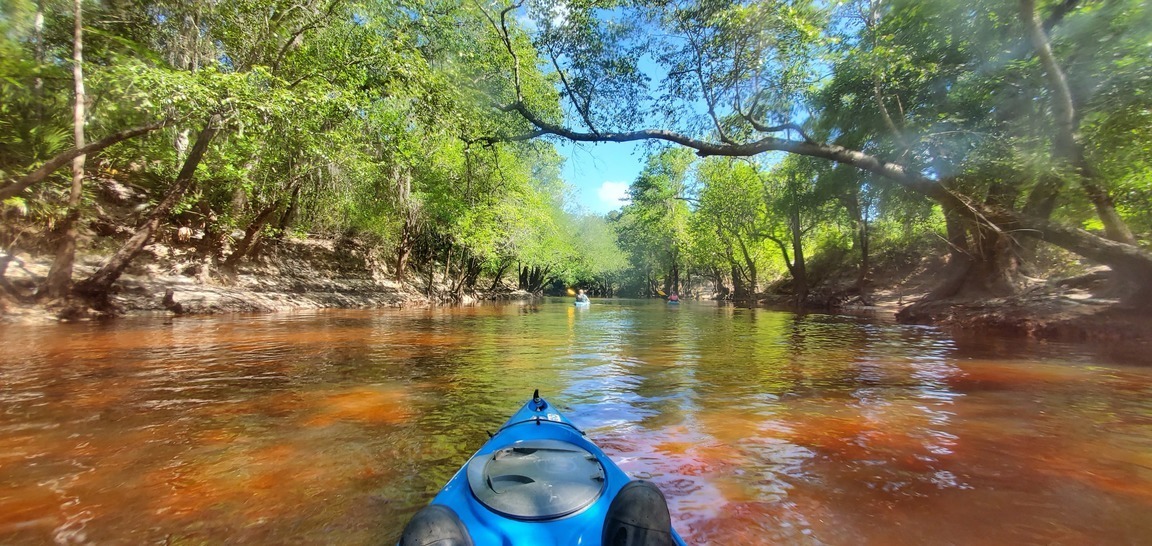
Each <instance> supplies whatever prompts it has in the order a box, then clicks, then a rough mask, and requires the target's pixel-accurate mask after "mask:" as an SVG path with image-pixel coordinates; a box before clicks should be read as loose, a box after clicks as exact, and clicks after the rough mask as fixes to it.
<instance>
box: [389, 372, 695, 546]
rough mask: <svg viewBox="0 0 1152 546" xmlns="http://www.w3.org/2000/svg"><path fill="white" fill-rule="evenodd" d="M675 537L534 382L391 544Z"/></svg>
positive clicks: (633, 545) (654, 545)
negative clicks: (528, 397)
mask: <svg viewBox="0 0 1152 546" xmlns="http://www.w3.org/2000/svg"><path fill="white" fill-rule="evenodd" d="M521 544H523V545H541V546H543V545H557V546H559V545H569V544H579V545H581V546H597V545H603V546H673V545H684V541H683V539H681V538H680V536H679V535H678V534H676V531H675V530H674V529H673V528H672V521H671V515H670V514H669V512H668V504H667V502H666V500H665V499H664V495H663V494H662V493H661V492H660V490H659V489H658V488H656V486H655V485H653V484H651V483H649V482H645V481H639V480H632V479H631V478H629V477H628V475H627V474H625V473H624V471H623V470H621V469H620V467H618V466H616V464H615V463H613V462H612V460H611V459H610V458H608V456H607V455H605V454H604V452H603V451H602V450H601V449H600V448H599V447H597V446H596V444H594V443H592V442H591V441H590V440H588V438H586V437H585V436H584V433H583V432H581V431H580V430H578V429H577V428H576V427H575V425H573V424H572V423H571V422H570V421H569V420H568V419H567V418H566V417H564V416H563V415H561V414H560V412H558V411H556V410H555V409H554V408H553V407H552V406H551V405H550V404H549V403H548V402H547V401H545V400H544V399H543V398H540V391H539V390H537V391H536V392H535V393H533V395H532V400H529V401H528V402H527V403H526V404H524V406H523V407H522V408H521V409H520V410H519V411H517V412H516V413H515V414H514V415H513V416H512V418H511V419H509V420H508V422H507V423H505V424H504V426H503V427H501V428H500V430H499V431H497V432H496V434H494V435H493V436H492V438H491V439H490V440H489V441H488V442H487V443H485V444H484V445H483V446H482V447H481V448H480V450H479V451H477V452H476V454H475V455H473V456H472V458H471V459H470V460H469V461H468V462H467V463H465V464H464V466H463V467H462V468H461V469H460V470H459V471H458V472H456V475H455V476H453V477H452V479H451V480H449V481H448V483H447V485H445V486H444V488H443V489H441V490H440V493H438V494H437V495H436V497H435V498H434V499H432V503H431V504H429V505H428V506H427V507H425V508H424V509H422V510H421V511H420V512H418V513H417V514H416V515H415V516H413V518H412V520H411V521H410V522H409V523H408V525H407V526H406V527H405V528H404V533H403V535H402V536H401V538H400V546H471V545H475V546H486V545H493V546H495V545H521Z"/></svg>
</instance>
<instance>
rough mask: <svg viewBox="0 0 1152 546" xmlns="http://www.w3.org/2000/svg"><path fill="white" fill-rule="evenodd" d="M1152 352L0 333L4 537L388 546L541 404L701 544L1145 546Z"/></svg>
mask: <svg viewBox="0 0 1152 546" xmlns="http://www.w3.org/2000/svg"><path fill="white" fill-rule="evenodd" d="M1149 354H1152V352H1150V351H1147V350H1146V348H1144V349H1140V348H1137V349H1131V348H1129V349H1123V350H1121V349H1119V348H1117V347H1115V346H1111V347H1104V348H1098V347H1089V346H1076V345H1069V344H1057V343H1039V342H1029V341H1023V340H1008V339H997V338H987V337H984V338H975V337H952V336H949V335H947V334H945V333H943V332H940V331H938V330H935V329H932V328H923V327H908V326H900V325H896V324H892V323H890V322H887V321H877V320H872V319H867V318H859V317H836V316H828V315H818V314H810V315H804V316H800V315H795V314H791V313H785V312H777V311H768V310H750V309H741V308H735V307H731V306H723V305H716V304H711V303H695V302H686V303H684V304H682V305H680V306H677V307H676V308H669V307H668V306H666V305H663V304H659V303H656V302H645V301H627V300H620V301H616V300H599V301H596V302H594V303H593V305H592V306H591V308H588V309H575V308H574V307H573V306H571V305H570V302H568V301H567V300H564V301H560V300H557V301H554V302H546V303H545V302H536V303H530V302H524V303H510V304H506V305H486V306H478V307H467V308H450V309H413V310H379V311H327V312H316V313H300V314H278V315H260V316H232V317H192V318H182V319H158V318H152V319H127V320H122V321H117V322H113V323H107V324H70V325H59V326H18V325H0V362H2V363H3V364H0V543H2V544H51V543H56V544H138V543H166V544H202V543H212V544H217V543H230V544H238V543H242V544H268V543H294V544H370V543H389V542H390V541H394V540H395V538H396V537H397V536H398V534H399V531H400V529H401V528H402V526H403V525H404V523H405V521H406V520H407V518H408V517H410V516H411V515H412V514H413V513H414V512H415V511H416V510H418V509H419V508H420V507H421V506H423V505H424V504H425V503H427V502H428V500H429V499H430V498H431V497H432V496H433V495H434V494H435V492H436V491H437V490H438V489H439V488H440V486H441V485H442V484H443V483H444V482H445V481H447V479H448V478H449V477H450V476H451V475H452V474H453V473H454V472H455V471H456V470H457V469H458V468H459V467H460V465H461V464H463V463H464V462H465V461H466V460H467V458H468V456H469V455H470V454H471V453H472V452H473V451H475V450H476V449H477V448H479V446H480V445H481V444H482V443H483V442H484V440H485V439H486V438H487V434H486V432H487V431H493V430H495V429H496V428H498V427H499V426H500V425H501V424H502V423H503V421H504V420H505V419H507V417H508V416H509V415H510V414H511V413H512V412H513V411H514V410H515V409H516V408H517V407H518V405H519V404H521V403H523V401H524V400H525V399H526V398H527V397H528V396H529V395H530V393H531V392H532V390H533V389H535V388H539V389H540V390H541V392H542V393H543V394H544V395H545V396H548V397H550V398H551V400H552V402H553V403H554V404H555V405H557V406H558V407H559V408H560V409H561V410H562V411H564V412H565V413H566V414H567V415H568V416H569V417H570V418H571V419H572V420H573V421H574V422H575V423H576V424H577V426H579V427H581V428H582V429H584V430H585V431H586V432H587V433H588V435H589V436H590V437H591V438H592V439H593V440H594V441H596V442H597V443H598V444H599V445H601V446H602V447H603V448H604V449H605V451H606V452H607V453H608V454H609V455H610V456H612V457H613V459H614V460H615V461H616V462H617V463H618V464H619V465H620V466H621V467H622V468H623V469H624V470H625V471H626V472H628V473H629V474H631V475H633V476H635V477H638V478H644V479H649V480H652V481H654V482H655V483H657V484H658V485H659V486H660V487H661V488H662V489H663V490H664V492H665V493H666V495H667V496H668V499H669V504H670V506H671V508H672V510H673V519H674V523H675V525H676V527H677V529H678V530H679V531H680V532H681V534H682V535H684V536H685V537H686V538H687V539H688V541H689V542H690V543H695V544H770V543H788V544H935V543H954V544H1014V543H1029V544H1033V543H1062V544H1080V543H1129V544H1135V543H1148V542H1152V519H1149V518H1148V517H1147V514H1148V513H1152V366H1150V365H1149V364H1152V362H1150V361H1149V360H1150V359H1149V356H1148V355H1149Z"/></svg>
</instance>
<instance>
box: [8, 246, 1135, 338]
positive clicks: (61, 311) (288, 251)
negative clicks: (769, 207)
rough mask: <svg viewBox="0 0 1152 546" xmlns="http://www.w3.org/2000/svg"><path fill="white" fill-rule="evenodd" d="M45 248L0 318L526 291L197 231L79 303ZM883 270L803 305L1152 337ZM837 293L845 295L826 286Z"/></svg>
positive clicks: (1029, 331)
mask: <svg viewBox="0 0 1152 546" xmlns="http://www.w3.org/2000/svg"><path fill="white" fill-rule="evenodd" d="M86 248H87V249H88V251H87V252H82V253H81V254H79V256H78V260H77V263H76V268H75V269H76V271H75V275H74V276H75V278H84V277H85V276H87V275H89V274H91V273H92V272H93V271H95V270H96V268H98V267H99V266H100V265H101V263H102V261H103V260H104V259H105V256H104V255H102V254H100V253H97V252H95V251H93V250H92V249H99V248H100V245H99V244H89V245H87V246H86ZM51 261H52V256H51V254H49V253H47V252H41V253H38V254H33V253H30V252H19V253H15V254H14V255H12V256H7V255H4V254H3V253H0V262H5V263H7V266H6V267H5V268H4V269H3V275H2V276H0V282H2V283H3V290H0V320H2V321H7V322H52V321H57V320H91V319H101V318H109V317H113V316H120V315H132V314H160V315H173V314H175V315H203V314H221V313H269V312H281V311H292V310H306V309H323V308H382V307H409V306H429V305H437V304H461V303H462V304H471V303H475V302H478V301H482V300H497V299H526V298H531V297H533V296H532V295H531V294H529V293H527V292H524V291H522V290H521V291H517V290H513V289H512V288H510V287H507V286H503V285H501V286H498V287H497V288H496V289H495V290H488V291H480V292H466V293H463V294H454V293H451V291H450V288H449V286H448V284H447V283H445V282H443V281H444V279H442V278H440V277H439V276H437V279H436V280H437V282H435V283H433V285H432V289H431V291H429V289H428V280H427V277H426V276H425V275H424V274H421V276H420V277H419V278H416V277H410V278H409V279H407V282H406V283H400V282H397V281H396V280H395V273H394V271H392V270H391V268H390V267H389V265H388V263H387V261H386V260H385V259H384V258H383V257H382V256H380V255H379V254H378V252H377V251H375V250H374V249H373V247H372V246H371V245H367V244H364V243H361V242H359V241H356V240H355V239H350V238H349V239H343V240H337V239H326V238H318V237H312V238H285V239H282V240H278V241H271V242H269V243H268V244H266V245H264V246H263V248H262V250H261V252H259V253H258V254H257V255H255V256H254V257H253V258H251V259H249V260H246V261H245V262H244V263H242V264H241V265H240V266H239V267H238V268H237V270H236V271H235V273H230V274H226V273H224V272H223V271H221V270H220V269H219V268H218V267H216V265H215V263H216V261H214V260H213V259H212V258H208V257H205V256H204V255H203V254H202V253H201V252H200V251H199V250H198V247H197V245H196V244H194V242H191V243H183V244H181V243H179V242H176V241H166V242H154V243H152V244H150V245H149V246H148V247H147V248H146V249H145V251H144V253H143V255H141V256H140V257H139V258H138V259H137V260H136V261H134V263H133V265H132V267H130V268H129V269H128V271H126V273H125V274H124V275H123V276H122V277H121V279H120V280H119V282H118V283H117V285H116V287H115V291H114V293H113V294H112V297H111V304H112V307H111V309H103V310H97V309H91V308H77V307H76V306H74V305H65V304H64V303H63V302H51V301H49V302H45V301H42V300H38V299H37V298H35V297H34V295H35V291H36V289H37V287H38V286H39V285H40V284H41V283H42V282H43V279H44V278H45V277H46V276H47V274H48V269H49V267H50V266H51ZM877 265H878V266H877V268H876V269H875V270H874V276H873V278H875V279H882V280H876V281H873V282H871V283H869V290H868V291H867V292H866V293H864V294H854V295H852V296H848V297H845V296H843V294H845V293H847V292H848V291H847V290H846V287H847V286H848V285H849V284H851V281H850V279H848V278H847V277H845V278H841V279H829V280H828V282H826V283H824V286H823V287H822V288H821V290H820V291H818V292H817V295H815V296H813V297H811V298H810V300H811V301H809V303H808V305H807V307H808V308H811V309H819V310H823V311H830V312H850V313H866V314H871V315H874V316H878V317H883V318H889V319H892V318H894V319H895V320H897V321H898V322H902V323H907V324H923V325H932V326H938V327H942V328H946V329H954V330H964V331H969V332H995V333H997V334H999V335H1016V336H1024V337H1030V338H1037V339H1051V340H1065V341H1080V340H1083V341H1110V340H1117V341H1119V340H1123V341H1145V342H1152V316H1149V315H1147V314H1145V313H1139V312H1136V311H1133V310H1130V309H1125V308H1123V306H1122V305H1121V303H1120V301H1119V300H1116V299H1110V298H1107V297H1101V296H1100V295H1099V294H1100V293H1102V292H1104V291H1105V290H1104V288H1103V285H1102V283H1101V282H1100V281H1099V279H1097V281H1096V282H1095V283H1087V284H1085V283H1079V284H1077V283H1067V282H1060V281H1044V280H1036V281H1035V282H1034V284H1033V285H1032V286H1030V287H1028V288H1027V289H1026V290H1025V291H1024V292H1023V293H1022V294H1021V295H1017V296H1013V297H1008V298H987V299H980V300H969V301H952V300H942V301H933V302H928V301H925V296H926V295H927V294H928V292H929V291H930V290H931V289H932V288H933V287H934V286H935V283H936V282H938V279H939V278H940V275H941V270H942V267H943V262H942V260H940V259H937V258H932V257H925V258H919V259H916V260H912V259H909V258H907V257H904V258H902V259H899V260H893V261H890V262H885V261H881V262H880V263H879V264H877ZM830 294H838V295H830ZM789 303H791V300H790V296H788V295H781V294H777V295H772V294H763V295H761V298H760V300H759V304H760V305H768V306H785V305H788V304H789Z"/></svg>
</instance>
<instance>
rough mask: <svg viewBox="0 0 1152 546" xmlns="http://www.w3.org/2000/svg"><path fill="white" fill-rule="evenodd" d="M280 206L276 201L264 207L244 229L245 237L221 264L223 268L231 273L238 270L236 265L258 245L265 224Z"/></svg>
mask: <svg viewBox="0 0 1152 546" xmlns="http://www.w3.org/2000/svg"><path fill="white" fill-rule="evenodd" d="M279 208H280V201H276V202H275V203H272V204H271V205H268V206H267V207H264V210H262V211H260V213H259V214H257V215H256V218H254V219H253V220H252V223H250V224H248V227H247V228H245V229H244V238H243V239H241V240H240V242H239V243H237V244H236V248H235V249H233V250H232V253H231V254H229V255H228V258H227V259H225V260H224V263H223V264H221V265H220V267H221V268H223V269H224V270H225V271H228V272H230V273H232V272H235V271H236V266H237V265H239V264H240V260H243V259H244V257H245V256H247V255H248V252H249V251H251V250H252V249H253V248H254V247H255V246H256V242H257V241H259V240H260V234H261V233H263V232H264V226H265V224H267V223H268V222H269V221H271V220H272V215H273V214H275V213H276V211H277V210H278V209H279Z"/></svg>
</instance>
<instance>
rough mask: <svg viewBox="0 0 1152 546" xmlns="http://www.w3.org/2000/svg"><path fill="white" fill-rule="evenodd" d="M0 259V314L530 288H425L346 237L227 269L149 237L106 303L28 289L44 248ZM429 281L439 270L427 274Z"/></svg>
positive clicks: (280, 245)
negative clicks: (40, 296)
mask: <svg viewBox="0 0 1152 546" xmlns="http://www.w3.org/2000/svg"><path fill="white" fill-rule="evenodd" d="M103 259H104V256H101V255H97V254H92V253H86V254H80V255H79V256H78V259H77V262H76V266H75V274H74V276H75V277H76V278H84V277H85V276H87V275H89V274H91V273H92V272H94V271H95V270H96V269H97V268H98V267H99V266H100V264H101V262H102V260H103ZM0 260H6V261H7V263H8V267H7V269H6V271H5V272H4V273H5V274H4V276H3V281H2V282H3V283H4V285H5V286H4V288H5V290H4V291H0V320H5V321H19V322H37V321H55V320H60V319H65V320H84V319H99V318H109V317H112V316H119V315H128V314H147V313H160V314H177V315H195V314H219V313H268V312H278V311H291V310H302V309H324V308H347V309H355V308H379V307H406V306H427V305H434V304H440V303H465V304H467V303H474V302H476V301H480V300H487V299H521V298H529V297H531V294H528V293H527V292H524V291H515V290H512V289H508V288H505V289H503V290H501V289H499V288H498V289H497V290H494V291H486V292H475V293H468V292H466V293H463V294H459V295H455V294H450V293H449V289H448V286H447V285H446V284H444V283H443V282H437V283H434V284H433V286H432V290H431V291H429V290H428V284H427V279H426V278H425V279H422V280H416V279H412V280H410V281H409V282H408V283H404V284H402V283H399V282H397V281H396V280H395V278H394V277H395V275H394V274H393V273H392V272H391V271H390V270H389V268H388V267H387V265H385V264H383V263H382V261H381V260H380V259H379V257H378V256H376V254H375V253H374V252H373V251H372V249H371V248H369V247H368V246H366V245H363V244H361V243H359V242H357V241H355V240H350V239H349V240H342V241H341V240H333V239H324V238H308V239H285V240H282V241H276V242H275V243H273V244H270V245H268V246H267V247H266V249H265V250H264V251H263V252H261V253H260V254H259V255H258V256H256V258H255V259H254V260H252V261H249V262H246V263H244V264H242V265H240V266H239V267H238V268H237V270H236V272H235V273H233V274H227V273H224V272H222V271H221V270H219V269H216V268H215V267H214V265H213V262H212V260H211V259H206V258H204V257H203V256H202V255H200V253H199V252H198V251H197V249H196V248H195V247H194V246H193V245H169V244H165V243H153V244H151V245H149V246H148V247H147V248H146V249H145V251H144V254H143V255H142V256H140V257H139V258H137V260H136V261H135V262H134V263H133V266H132V267H130V268H129V270H128V271H126V272H125V274H124V275H123V276H122V277H121V278H120V280H119V281H118V282H117V284H116V286H115V290H114V293H113V294H112V296H111V298H110V299H111V304H112V309H110V310H96V309H90V308H88V309H77V308H75V307H71V308H66V307H65V306H64V304H63V302H51V301H49V302H44V301H39V300H37V299H36V298H35V297H34V294H35V290H36V289H37V286H39V285H40V283H42V282H43V279H44V278H45V277H46V276H47V274H48V270H49V268H50V267H51V263H52V256H51V255H48V254H39V255H34V254H31V253H28V252H21V253H15V254H14V255H12V256H10V257H9V256H7V255H4V254H3V253H0ZM437 280H438V281H440V280H442V279H437Z"/></svg>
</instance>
